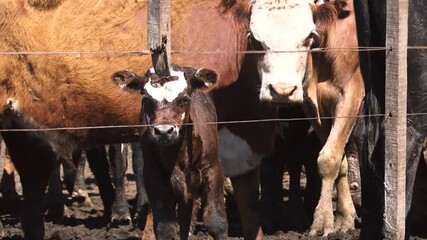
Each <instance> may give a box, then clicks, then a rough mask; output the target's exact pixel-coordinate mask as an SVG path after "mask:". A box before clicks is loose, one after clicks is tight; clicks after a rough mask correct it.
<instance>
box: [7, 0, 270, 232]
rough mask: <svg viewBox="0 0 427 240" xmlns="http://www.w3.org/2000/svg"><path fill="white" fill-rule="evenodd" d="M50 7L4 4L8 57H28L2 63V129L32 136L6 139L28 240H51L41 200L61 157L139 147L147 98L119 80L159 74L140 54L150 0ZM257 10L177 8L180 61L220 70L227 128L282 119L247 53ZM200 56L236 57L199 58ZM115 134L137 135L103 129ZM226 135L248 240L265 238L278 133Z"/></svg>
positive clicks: (227, 169) (219, 106)
mask: <svg viewBox="0 0 427 240" xmlns="http://www.w3.org/2000/svg"><path fill="white" fill-rule="evenodd" d="M34 2H38V3H42V4H37V6H34V4H33V3H34ZM49 2H50V1H49V0H39V1H37V0H33V1H27V0H8V1H2V2H0V16H1V17H0V19H1V20H0V36H1V37H0V51H3V52H4V51H6V52H20V53H17V54H3V55H1V56H0V103H1V104H0V109H1V111H0V119H1V128H2V129H29V128H30V129H32V131H27V132H25V131H19V132H17V131H7V132H3V133H2V135H3V137H4V140H5V143H6V145H7V147H8V149H9V153H10V155H11V158H12V161H13V162H14V164H15V167H16V168H17V170H18V172H19V174H20V176H21V182H22V186H23V195H24V201H23V205H24V207H23V218H22V219H21V220H22V228H23V229H24V232H25V237H26V238H27V239H42V238H43V236H44V228H43V226H44V219H43V214H41V213H42V206H43V204H42V200H41V199H42V196H43V193H44V190H45V187H46V184H47V181H48V178H49V173H50V172H51V170H52V168H53V166H54V165H55V164H56V163H55V160H53V159H56V158H55V156H58V155H59V156H62V155H69V154H70V153H72V151H73V150H75V149H78V148H81V149H87V148H89V147H92V146H102V145H104V144H113V143H122V142H134V141H138V140H139V138H140V137H141V136H140V135H141V134H140V132H141V129H140V128H135V127H131V126H133V125H135V124H138V123H139V122H138V119H139V113H140V112H139V110H138V109H140V108H139V107H138V106H139V105H140V104H141V101H140V95H139V94H136V93H133V94H132V93H126V92H123V91H121V90H120V89H118V88H117V86H116V85H115V84H114V83H113V82H111V81H110V80H109V78H110V75H111V74H112V73H113V72H115V71H117V70H118V69H128V70H130V71H133V72H135V73H136V74H139V75H143V72H140V71H143V70H142V69H148V68H149V66H150V65H151V59H150V57H149V56H148V55H144V52H141V53H135V50H138V49H141V48H144V46H146V45H147V44H146V31H147V22H146V21H147V20H146V19H147V3H146V2H145V1H134V0H120V1H97V2H92V1H83V0H78V1H70V0H63V1H59V0H52V4H46V3H49ZM248 3H249V1H248V0H216V1H211V0H203V1H190V0H178V1H174V2H173V4H172V7H171V19H172V26H171V31H172V32H171V35H172V39H173V40H172V41H171V47H172V49H176V50H179V51H183V52H184V53H181V54H180V53H179V51H178V52H176V54H174V55H173V61H174V62H175V63H177V64H180V65H186V66H193V67H195V68H197V69H198V68H201V67H207V68H211V69H216V70H217V71H218V73H219V74H220V76H221V79H220V80H219V82H218V84H217V86H216V89H215V92H214V93H213V95H214V102H215V107H216V111H217V117H218V120H219V121H238V120H248V119H253V120H258V119H264V118H273V117H274V116H275V113H276V109H275V107H269V106H266V105H265V104H262V103H260V102H259V99H258V89H257V86H258V85H259V84H260V80H259V76H258V74H257V72H256V62H255V58H254V56H252V55H246V56H245V54H244V53H243V52H241V51H245V50H247V49H248V48H250V46H249V45H248V38H247V32H248V28H249V9H248ZM43 6H47V7H43ZM201 13H203V14H201ZM46 19H50V20H49V21H46ZM218 32H221V34H218ZM25 51H30V52H32V51H42V52H43V51H47V52H51V53H52V52H55V53H56V54H53V53H52V54H28V53H25ZM58 51H59V52H58ZM194 51H202V52H206V51H219V52H227V51H228V52H230V53H227V54H215V55H213V54H210V55H201V56H198V55H194V54H191V52H194ZM61 52H63V53H64V52H65V54H60V53H61ZM66 52H68V53H69V54H66ZM75 52H80V54H73V53H75ZM106 52H109V53H110V54H104V53H106ZM91 53H92V54H91ZM123 103H127V104H123ZM112 125H125V126H127V125H130V127H121V128H118V127H115V128H109V127H106V128H104V129H99V128H95V127H96V126H112ZM81 127H89V128H83V129H82V128H81ZM46 128H76V129H68V130H64V129H61V130H58V129H57V130H55V131H53V130H45V129H46ZM218 128H219V138H220V143H219V151H220V159H221V161H222V164H223V166H224V173H225V175H227V176H230V177H231V181H232V183H233V187H234V197H235V198H236V202H237V204H238V207H239V211H240V214H241V219H242V226H243V229H244V237H245V238H246V239H255V238H256V237H257V236H258V237H260V236H261V235H262V231H261V229H260V226H259V225H260V222H259V216H258V209H257V203H258V195H259V192H258V191H259V180H258V166H259V163H260V160H261V158H262V157H263V156H265V155H267V154H269V153H270V152H272V149H273V141H274V124H272V123H270V122H256V123H252V122H249V123H243V124H233V123H228V124H225V123H224V124H221V125H220V126H218ZM254 129H256V130H257V131H256V132H255V131H253V130H254ZM34 130H38V131H34ZM22 146H25V151H23V149H22Z"/></svg>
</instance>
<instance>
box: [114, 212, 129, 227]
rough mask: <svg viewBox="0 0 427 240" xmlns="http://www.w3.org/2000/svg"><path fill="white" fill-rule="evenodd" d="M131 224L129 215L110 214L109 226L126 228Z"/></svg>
mask: <svg viewBox="0 0 427 240" xmlns="http://www.w3.org/2000/svg"><path fill="white" fill-rule="evenodd" d="M131 223H132V218H131V217H130V215H129V214H125V215H119V214H114V213H113V214H111V224H112V225H113V226H126V225H130V224H131Z"/></svg>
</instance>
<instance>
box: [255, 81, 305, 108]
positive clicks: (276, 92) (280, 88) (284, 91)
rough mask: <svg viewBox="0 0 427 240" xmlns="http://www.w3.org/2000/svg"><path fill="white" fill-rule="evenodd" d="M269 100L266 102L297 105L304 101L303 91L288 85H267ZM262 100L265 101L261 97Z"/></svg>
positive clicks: (295, 86) (279, 83)
mask: <svg viewBox="0 0 427 240" xmlns="http://www.w3.org/2000/svg"><path fill="white" fill-rule="evenodd" d="M266 93H268V95H270V96H268V98H266V99H265V100H267V101H270V102H271V103H277V104H297V103H301V102H302V101H303V94H302V89H301V88H300V87H298V86H297V85H293V84H288V83H282V82H278V83H274V84H268V85H267V91H266ZM261 100H263V98H262V96H261Z"/></svg>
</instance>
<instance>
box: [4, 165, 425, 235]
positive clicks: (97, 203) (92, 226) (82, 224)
mask: <svg viewBox="0 0 427 240" xmlns="http://www.w3.org/2000/svg"><path fill="white" fill-rule="evenodd" d="M129 165H130V166H131V164H129ZM423 175H424V176H426V174H423ZM126 179H127V181H126V187H127V188H126V194H127V198H128V199H129V205H130V206H132V205H133V201H134V197H135V193H136V187H135V180H134V179H135V177H134V175H133V173H132V171H131V170H128V173H127V175H126ZM424 180H426V179H424ZM420 181H421V180H420ZM423 182H426V181H423ZM288 183H289V182H288V177H287V175H286V174H285V177H284V201H283V206H282V210H283V213H284V214H285V216H286V211H287V188H288ZM16 184H17V190H18V193H19V194H21V189H20V184H19V176H18V177H17V178H16ZM86 184H87V189H88V191H89V195H90V197H91V199H92V201H93V203H94V207H93V208H90V207H84V206H80V205H79V204H78V202H73V201H72V199H71V198H70V197H69V196H68V192H66V191H65V190H64V192H63V194H64V197H65V198H66V199H67V201H66V202H67V208H68V210H67V213H68V216H66V217H64V218H62V219H60V220H56V221H49V220H47V222H46V231H45V232H46V239H55V240H65V239H70V240H71V239H87V240H89V239H109V240H118V239H128V240H131V239H140V235H141V232H142V231H141V230H140V229H139V228H137V227H133V226H132V225H123V226H111V225H109V224H108V221H107V219H105V218H104V217H103V206H102V202H101V200H100V196H99V192H98V187H97V185H96V183H95V180H94V177H93V175H92V173H91V172H90V170H89V169H88V168H87V169H86ZM417 191H418V192H422V191H424V192H427V191H426V188H425V187H418V188H417ZM418 195H419V194H418ZM418 195H417V194H416V195H415V198H416V199H418V200H417V201H418V202H417V203H416V204H415V205H414V206H417V209H420V210H419V211H415V212H416V213H417V214H414V215H415V217H412V218H413V219H415V221H418V222H420V221H421V222H423V223H424V222H425V221H423V219H425V214H427V211H424V210H425V209H427V208H422V207H423V206H425V205H426V204H425V203H426V201H427V198H425V197H420V196H418ZM426 196H427V194H426ZM229 208H232V207H231V206H230V207H229ZM228 210H229V211H232V210H233V209H228ZM0 214H1V221H2V222H3V224H4V228H5V230H4V232H5V235H4V237H3V238H2V239H8V240H9V239H14V240H18V239H23V232H22V231H21V229H20V223H19V201H18V200H17V201H6V200H5V199H3V198H2V197H0ZM423 226H424V224H422V225H421V227H420V229H421V230H423V229H424V227H423ZM284 228H285V229H286V226H284ZM229 235H230V239H242V238H241V229H240V224H239V220H238V219H237V218H236V217H233V214H230V219H229ZM358 237H359V229H356V230H354V231H351V232H349V233H345V234H344V233H336V234H331V235H330V236H329V237H328V238H327V239H341V240H345V239H358ZM422 237H423V235H422V234H421V235H419V236H413V237H411V238H412V239H423V238H422ZM424 237H425V236H424ZM190 239H192V240H201V239H211V238H210V237H208V236H207V235H204V234H203V233H198V234H193V235H192V236H191V238H190ZM265 239H268V240H271V239H291V240H292V239H313V238H309V237H307V232H302V233H301V232H300V233H299V232H294V231H289V230H284V232H278V233H276V234H274V235H268V236H266V238H265ZM318 239H325V238H318ZM426 239H427V238H426Z"/></svg>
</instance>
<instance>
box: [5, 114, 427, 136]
mask: <svg viewBox="0 0 427 240" xmlns="http://www.w3.org/2000/svg"><path fill="white" fill-rule="evenodd" d="M422 115H427V112H425V113H424V112H423V113H408V114H406V116H422ZM387 116H388V117H390V114H383V113H378V114H362V115H356V116H337V117H300V118H269V119H254V120H236V121H218V122H200V123H184V124H183V125H212V124H216V125H220V124H243V123H261V122H293V121H306V120H332V119H338V118H366V117H387ZM149 126H152V125H150V124H133V125H109V126H86V127H58V128H36V129H35V128H27V129H24V128H22V129H0V132H47V131H69V130H95V129H115V128H117V129H118V128H142V127H149Z"/></svg>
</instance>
